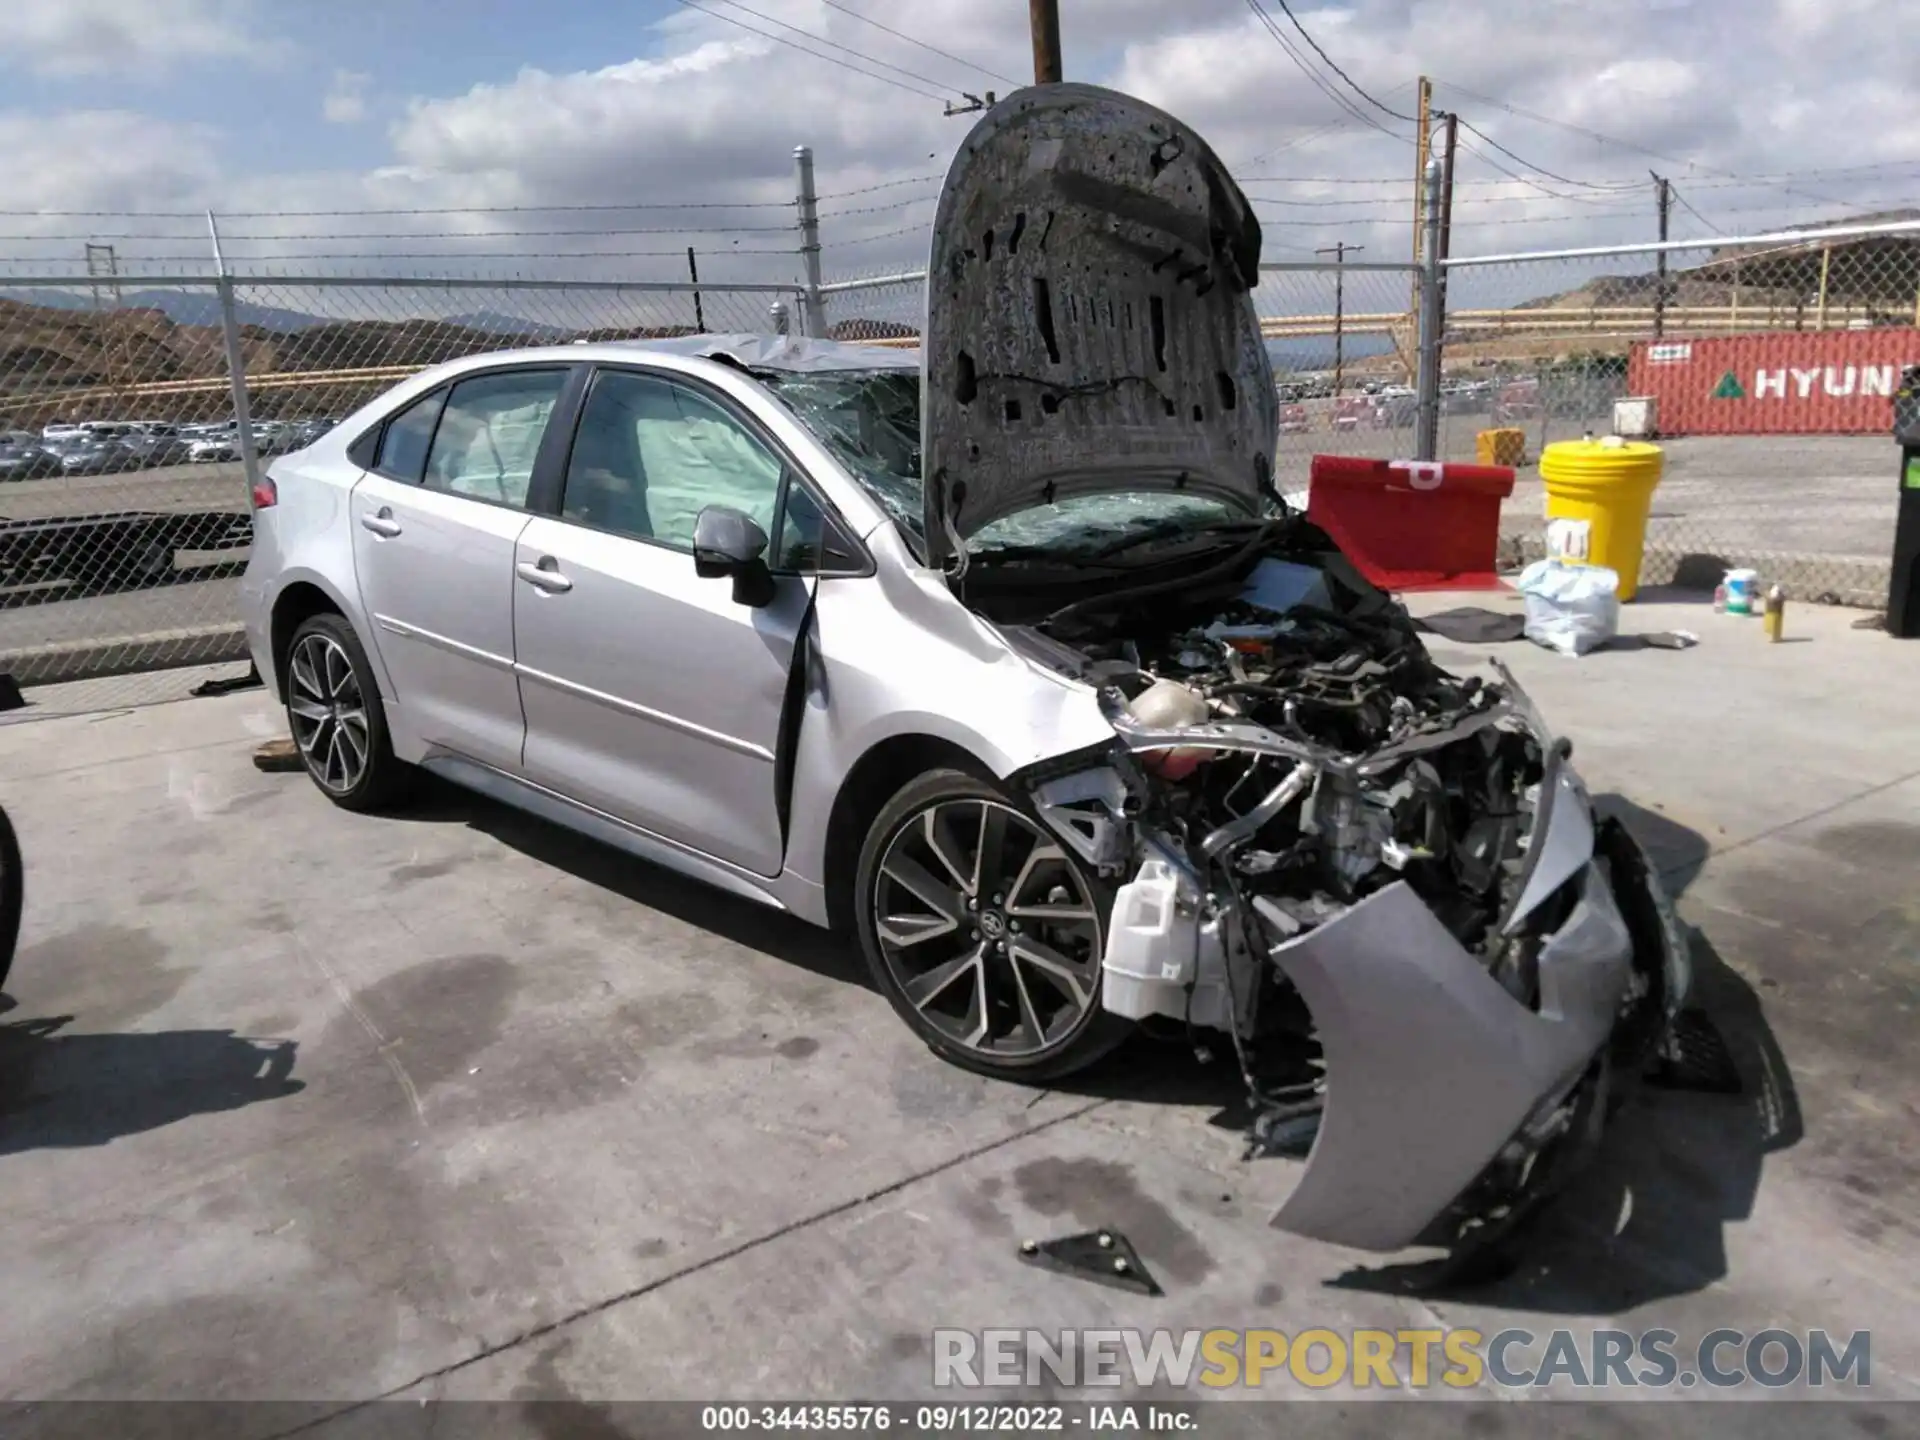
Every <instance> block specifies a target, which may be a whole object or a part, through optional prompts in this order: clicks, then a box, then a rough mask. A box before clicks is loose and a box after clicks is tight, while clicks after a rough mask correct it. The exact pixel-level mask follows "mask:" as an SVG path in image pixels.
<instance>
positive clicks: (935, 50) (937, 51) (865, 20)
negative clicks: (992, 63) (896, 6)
mask: <svg viewBox="0 0 1920 1440" xmlns="http://www.w3.org/2000/svg"><path fill="white" fill-rule="evenodd" d="M820 3H821V4H822V5H825V6H826V7H827V8H828V9H830V10H838V11H839V12H840V13H841V14H842V15H851V16H852V17H853V18H854V19H856V20H858V21H860V22H861V23H862V24H864V25H871V26H873V28H874V29H876V30H884V31H885V32H886V33H887V34H889V35H892V36H894V37H895V38H897V39H900V40H904V41H906V42H907V43H908V44H909V45H918V46H919V47H920V48H921V49H922V50H925V51H927V52H928V53H929V54H933V55H938V56H939V57H940V58H941V59H942V60H951V61H952V62H953V63H954V64H956V65H964V66H965V67H966V68H967V69H969V70H978V71H979V72H980V73H981V74H982V75H985V76H986V77H987V78H988V79H989V80H1000V81H1004V82H1005V83H1006V84H1008V85H1011V86H1013V87H1014V88H1015V89H1016V90H1017V89H1019V88H1020V85H1021V83H1022V82H1021V81H1018V80H1015V79H1014V78H1013V77H1012V76H1011V75H1002V74H1001V73H1000V72H999V71H998V70H989V69H987V67H986V66H984V65H979V64H976V63H975V62H973V61H972V60H967V59H964V58H963V57H961V56H959V55H953V54H949V53H948V52H947V51H945V50H942V49H941V48H940V47H939V46H938V45H929V44H928V43H927V42H926V41H924V40H918V39H915V38H914V37H913V36H911V35H908V34H907V33H905V32H904V31H901V30H896V29H894V28H893V27H892V26H891V25H882V24H881V23H880V22H879V21H878V20H876V19H874V18H873V17H872V16H871V15H862V14H861V13H860V12H859V11H858V10H855V9H854V8H853V7H852V6H850V5H842V4H840V3H839V0H820Z"/></svg>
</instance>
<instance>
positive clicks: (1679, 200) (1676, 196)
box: [1667, 185, 1727, 235]
mask: <svg viewBox="0 0 1920 1440" xmlns="http://www.w3.org/2000/svg"><path fill="white" fill-rule="evenodd" d="M1667 194H1668V196H1669V197H1671V198H1672V200H1673V202H1674V203H1675V204H1677V205H1678V206H1679V207H1680V208H1681V209H1682V210H1684V211H1686V212H1687V214H1689V215H1691V216H1692V217H1693V218H1694V219H1696V220H1698V221H1699V222H1700V223H1701V224H1702V225H1704V226H1706V227H1707V229H1709V230H1711V231H1712V232H1713V233H1714V234H1716V235H1725V234H1726V233H1727V232H1726V231H1724V230H1722V229H1721V228H1720V227H1719V226H1718V225H1716V224H1714V223H1713V222H1712V221H1711V220H1709V219H1707V217H1706V216H1704V215H1702V214H1701V213H1700V212H1699V211H1698V210H1696V209H1694V208H1693V206H1692V205H1690V204H1688V203H1687V197H1686V196H1684V195H1682V194H1681V193H1680V192H1679V191H1678V190H1675V189H1674V188H1673V187H1672V186H1671V185H1669V186H1668V187H1667Z"/></svg>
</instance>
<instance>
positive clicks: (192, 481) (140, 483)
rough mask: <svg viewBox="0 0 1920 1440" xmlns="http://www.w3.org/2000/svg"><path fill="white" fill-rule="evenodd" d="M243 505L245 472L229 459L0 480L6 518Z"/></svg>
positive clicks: (0, 506) (0, 499)
mask: <svg viewBox="0 0 1920 1440" xmlns="http://www.w3.org/2000/svg"><path fill="white" fill-rule="evenodd" d="M246 508H247V485H246V475H245V472H244V471H243V470H242V469H241V468H240V466H239V465H238V464H233V463H224V464H214V465H167V466H163V467H161V468H159V469H156V470H124V471H121V472H119V473H118V474H114V475H69V476H62V477H60V478H58V479H53V480H15V481H10V482H9V483H7V484H5V485H0V516H4V517H5V518H6V519H8V520H51V519H56V518H58V517H61V516H65V515H95V514H104V513H108V512H111V511H115V510H162V511H175V510H235V511H244V510H245V509H246Z"/></svg>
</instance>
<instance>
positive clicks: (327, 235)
mask: <svg viewBox="0 0 1920 1440" xmlns="http://www.w3.org/2000/svg"><path fill="white" fill-rule="evenodd" d="M798 228H799V227H798V226H796V225H746V226H739V227H736V228H733V229H712V230H705V229H697V228H696V229H689V228H687V227H686V226H684V225H673V226H667V227H665V228H655V227H652V226H638V227H631V226H626V225H622V226H619V227H618V228H616V229H612V230H608V229H598V230H487V231H481V232H474V231H466V232H461V231H455V232H451V233H448V234H445V235H431V234H423V233H422V232H421V231H418V230H327V231H313V232H307V233H295V234H278V235H260V234H246V233H235V234H229V233H228V232H226V231H222V232H221V234H220V240H221V243H222V244H225V243H226V242H227V241H230V240H231V241H236V242H238V241H243V240H244V241H263V242H270V243H273V242H279V241H282V240H426V239H447V240H476V241H478V240H535V239H562V238H568V239H571V238H578V237H581V236H591V235H779V234H788V233H791V232H793V231H794V230H797V229H798ZM89 233H90V234H93V235H98V236H101V237H102V238H105V239H109V240H194V239H197V238H199V237H197V236H193V235H152V234H144V233H140V232H121V231H91V232H89ZM51 238H54V237H51V236H48V235H46V234H34V233H30V232H29V233H23V234H16V235H0V240H46V239H51ZM59 238H63V239H64V238H78V237H64V236H63V237H59Z"/></svg>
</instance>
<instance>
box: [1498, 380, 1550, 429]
mask: <svg viewBox="0 0 1920 1440" xmlns="http://www.w3.org/2000/svg"><path fill="white" fill-rule="evenodd" d="M1540 414H1541V411H1540V382H1539V381H1538V380H1534V379H1521V380H1509V381H1507V382H1506V383H1505V384H1503V385H1501V387H1500V389H1499V392H1498V393H1497V394H1496V395H1495V396H1494V401H1493V406H1492V408H1491V410H1490V411H1489V413H1488V416H1487V419H1488V421H1489V423H1491V424H1493V425H1495V426H1514V425H1526V424H1529V423H1531V422H1532V421H1535V420H1538V419H1539V418H1540Z"/></svg>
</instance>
